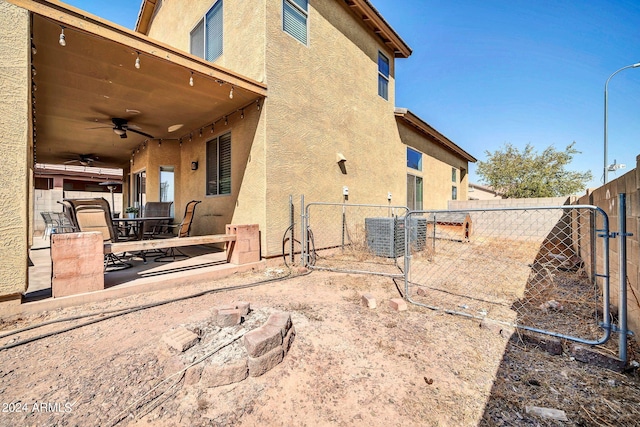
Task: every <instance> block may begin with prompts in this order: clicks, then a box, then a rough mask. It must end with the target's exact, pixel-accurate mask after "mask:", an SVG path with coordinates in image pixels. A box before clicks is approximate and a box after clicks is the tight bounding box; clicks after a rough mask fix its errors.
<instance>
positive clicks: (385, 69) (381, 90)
mask: <svg viewBox="0 0 640 427" xmlns="http://www.w3.org/2000/svg"><path fill="white" fill-rule="evenodd" d="M378 95H380V96H381V97H383V98H384V99H386V100H387V101H388V100H389V60H388V59H387V57H386V56H384V55H383V54H382V52H378Z"/></svg>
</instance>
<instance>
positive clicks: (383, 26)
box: [135, 0, 412, 58]
mask: <svg viewBox="0 0 640 427" xmlns="http://www.w3.org/2000/svg"><path fill="white" fill-rule="evenodd" d="M344 2H345V3H346V4H347V6H349V7H350V8H351V10H353V11H354V12H355V13H356V15H358V16H359V17H360V19H362V21H363V22H364V23H365V24H367V26H368V27H369V28H371V30H373V32H374V33H375V34H376V35H377V36H378V37H380V39H381V40H382V43H384V44H385V45H386V46H388V47H389V48H390V49H391V50H393V54H394V56H395V57H396V58H408V57H409V56H410V55H411V52H412V50H411V48H410V47H409V45H408V44H407V43H406V42H405V41H404V40H402V37H400V36H399V35H398V33H396V31H395V30H394V29H393V28H391V26H390V25H389V24H388V23H387V21H386V20H385V19H384V18H383V17H382V15H381V14H380V12H378V10H377V9H376V8H375V7H373V5H372V4H371V2H370V1H369V0H344ZM157 3H158V0H142V4H141V5H140V12H139V13H138V21H137V22H136V27H135V30H136V31H138V32H140V33H142V34H148V32H149V26H150V24H151V19H152V18H153V14H154V12H155V8H156V4H157Z"/></svg>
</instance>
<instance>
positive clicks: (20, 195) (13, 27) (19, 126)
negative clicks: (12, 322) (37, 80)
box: [0, 0, 33, 314]
mask: <svg viewBox="0 0 640 427" xmlns="http://www.w3.org/2000/svg"><path fill="white" fill-rule="evenodd" d="M29 40H30V30H29V13H28V12H27V11H26V10H24V9H21V8H19V7H16V6H14V5H12V4H9V3H6V2H5V1H3V0H0V52H2V61H1V62H0V86H1V87H2V97H1V98H0V116H1V117H2V120H0V146H1V147H2V153H3V160H4V161H3V166H2V168H0V182H2V185H1V186H0V200H2V204H0V220H1V223H2V228H1V231H2V233H1V235H2V239H0V260H2V262H1V263H0V311H2V313H3V314H10V312H11V310H12V309H13V308H14V307H16V306H17V304H19V302H20V294H21V293H22V292H24V291H25V290H26V289H27V257H26V254H27V253H28V251H27V249H28V244H29V238H28V237H27V236H29V234H30V231H31V222H30V219H31V218H32V214H31V213H30V212H31V210H30V207H31V204H30V201H29V200H30V197H31V193H30V192H29V190H28V188H30V187H29V184H30V181H29V179H28V178H27V177H29V176H32V173H31V169H32V167H33V165H32V159H31V158H30V156H29V155H28V153H29V152H31V150H30V147H31V145H32V140H31V133H32V131H31V129H32V128H31V122H30V120H28V119H27V118H28V117H31V111H30V108H31V100H30V99H29V94H30V90H29V85H30V83H31V82H30V74H31V73H30V70H31V67H30V56H29V55H30V45H29Z"/></svg>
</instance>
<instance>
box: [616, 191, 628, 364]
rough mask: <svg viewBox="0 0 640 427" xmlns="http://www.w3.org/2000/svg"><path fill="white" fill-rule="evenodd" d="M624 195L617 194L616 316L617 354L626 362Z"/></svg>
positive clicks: (625, 229) (625, 209) (625, 206)
mask: <svg viewBox="0 0 640 427" xmlns="http://www.w3.org/2000/svg"><path fill="white" fill-rule="evenodd" d="M626 196H627V195H626V194H625V193H620V194H618V233H619V238H620V242H619V254H620V257H619V258H620V260H619V262H620V295H619V297H618V300H619V301H618V306H619V307H618V310H619V311H618V315H619V322H620V328H619V329H620V332H619V334H620V335H619V336H620V342H619V348H618V353H619V356H620V360H622V361H623V362H626V361H627V332H628V331H627V198H626Z"/></svg>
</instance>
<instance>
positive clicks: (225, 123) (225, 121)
mask: <svg viewBox="0 0 640 427" xmlns="http://www.w3.org/2000/svg"><path fill="white" fill-rule="evenodd" d="M228 124H229V120H227V116H224V125H225V126H226V125H228Z"/></svg>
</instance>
